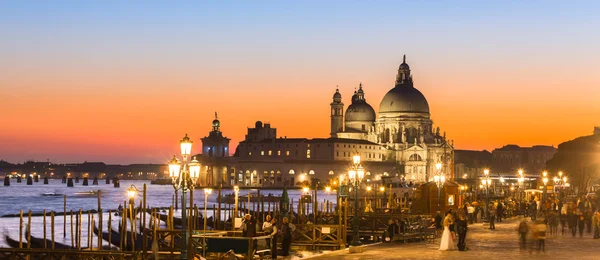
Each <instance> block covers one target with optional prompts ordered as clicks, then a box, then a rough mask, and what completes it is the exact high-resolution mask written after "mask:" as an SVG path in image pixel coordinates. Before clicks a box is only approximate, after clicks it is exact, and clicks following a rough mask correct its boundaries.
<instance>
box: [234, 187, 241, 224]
mask: <svg viewBox="0 0 600 260" xmlns="http://www.w3.org/2000/svg"><path fill="white" fill-rule="evenodd" d="M233 193H234V194H235V199H234V202H233V203H234V209H233V225H232V226H233V229H235V218H237V217H238V196H239V194H240V187H239V186H237V185H235V186H233Z"/></svg>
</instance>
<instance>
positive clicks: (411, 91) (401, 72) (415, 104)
mask: <svg viewBox="0 0 600 260" xmlns="http://www.w3.org/2000/svg"><path fill="white" fill-rule="evenodd" d="M379 113H427V114H429V104H428V103H427V99H425V96H423V94H422V93H421V91H419V90H418V89H416V88H415V87H414V86H413V81H412V76H411V74H410V67H409V66H408V64H406V56H404V60H403V62H402V64H400V67H399V68H398V75H397V76H396V86H395V87H394V88H393V89H391V90H390V91H388V93H387V94H385V96H384V97H383V99H382V100H381V104H380V105H379Z"/></svg>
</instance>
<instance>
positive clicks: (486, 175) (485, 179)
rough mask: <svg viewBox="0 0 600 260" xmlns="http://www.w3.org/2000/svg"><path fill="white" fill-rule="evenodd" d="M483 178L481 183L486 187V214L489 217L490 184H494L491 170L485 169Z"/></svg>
mask: <svg viewBox="0 0 600 260" xmlns="http://www.w3.org/2000/svg"><path fill="white" fill-rule="evenodd" d="M483 175H484V177H483V179H482V180H481V184H482V185H483V186H484V187H485V213H486V214H485V215H486V217H487V218H488V219H489V217H490V210H489V207H490V190H489V189H490V186H491V185H492V179H491V178H490V170H488V169H485V170H483Z"/></svg>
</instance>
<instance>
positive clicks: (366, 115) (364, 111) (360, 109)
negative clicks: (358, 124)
mask: <svg viewBox="0 0 600 260" xmlns="http://www.w3.org/2000/svg"><path fill="white" fill-rule="evenodd" d="M375 117H376V116H375V110H374V109H373V107H371V105H369V104H367V102H359V103H354V104H351V105H350V106H348V109H347V110H346V120H345V121H346V122H350V121H373V122H374V121H375Z"/></svg>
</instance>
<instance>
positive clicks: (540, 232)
mask: <svg viewBox="0 0 600 260" xmlns="http://www.w3.org/2000/svg"><path fill="white" fill-rule="evenodd" d="M535 236H536V238H537V244H538V248H537V251H538V253H539V252H540V250H542V251H543V252H546V224H544V223H543V222H542V221H538V222H537V224H536V225H535Z"/></svg>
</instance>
